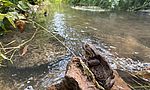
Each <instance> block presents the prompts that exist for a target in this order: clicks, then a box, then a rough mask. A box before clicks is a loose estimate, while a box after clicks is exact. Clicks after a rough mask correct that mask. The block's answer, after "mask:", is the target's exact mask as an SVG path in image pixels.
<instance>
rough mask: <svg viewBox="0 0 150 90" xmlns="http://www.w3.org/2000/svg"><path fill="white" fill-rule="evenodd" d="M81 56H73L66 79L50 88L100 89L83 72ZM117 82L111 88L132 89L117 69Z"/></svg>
mask: <svg viewBox="0 0 150 90" xmlns="http://www.w3.org/2000/svg"><path fill="white" fill-rule="evenodd" d="M78 58H79V57H73V58H72V60H71V61H70V62H69V64H68V66H67V70H66V74H65V77H64V80H62V82H61V83H58V84H55V85H51V86H50V87H48V90H99V89H98V88H97V87H96V85H95V84H94V83H93V82H92V80H90V79H89V78H88V77H87V76H86V75H85V74H84V72H83V68H82V66H81V64H80V62H79V59H78ZM114 75H115V84H114V85H113V87H112V88H111V90H131V89H130V88H129V87H128V85H127V84H126V83H125V82H124V81H123V80H122V78H121V77H120V76H119V74H118V73H117V71H114Z"/></svg>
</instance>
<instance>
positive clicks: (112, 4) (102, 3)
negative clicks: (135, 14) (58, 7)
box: [68, 0, 150, 11]
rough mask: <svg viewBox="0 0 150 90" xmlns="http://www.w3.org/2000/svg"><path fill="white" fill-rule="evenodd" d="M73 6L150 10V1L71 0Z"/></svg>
mask: <svg viewBox="0 0 150 90" xmlns="http://www.w3.org/2000/svg"><path fill="white" fill-rule="evenodd" d="M68 3H70V4H71V5H75V6H76V5H84V6H85V5H88V6H90V5H91V6H99V7H101V8H103V9H111V10H130V11H131V10H132V11H136V10H140V9H148V8H150V0H69V1H68Z"/></svg>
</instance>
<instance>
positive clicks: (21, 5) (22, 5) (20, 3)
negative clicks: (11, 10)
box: [17, 1, 30, 11]
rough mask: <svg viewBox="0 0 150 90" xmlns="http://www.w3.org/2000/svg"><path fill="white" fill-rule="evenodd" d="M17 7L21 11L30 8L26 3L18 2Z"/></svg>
mask: <svg viewBox="0 0 150 90" xmlns="http://www.w3.org/2000/svg"><path fill="white" fill-rule="evenodd" d="M17 6H18V8H19V9H21V10H23V11H27V10H29V8H30V7H29V5H28V3H27V2H23V1H19V3H18V5H17Z"/></svg>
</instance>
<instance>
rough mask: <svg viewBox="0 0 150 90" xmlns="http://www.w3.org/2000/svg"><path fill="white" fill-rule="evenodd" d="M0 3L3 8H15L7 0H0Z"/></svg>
mask: <svg viewBox="0 0 150 90" xmlns="http://www.w3.org/2000/svg"><path fill="white" fill-rule="evenodd" d="M0 2H1V3H3V6H6V7H10V6H15V5H14V4H13V3H11V2H10V1H9V0H0Z"/></svg>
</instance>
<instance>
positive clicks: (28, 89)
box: [24, 86, 34, 90]
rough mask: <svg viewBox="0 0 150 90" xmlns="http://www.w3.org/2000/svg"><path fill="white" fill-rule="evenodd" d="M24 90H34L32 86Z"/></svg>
mask: <svg viewBox="0 0 150 90" xmlns="http://www.w3.org/2000/svg"><path fill="white" fill-rule="evenodd" d="M24 90H34V89H33V87H32V86H27V87H26V88H25V89H24Z"/></svg>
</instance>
